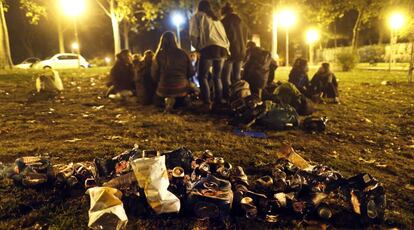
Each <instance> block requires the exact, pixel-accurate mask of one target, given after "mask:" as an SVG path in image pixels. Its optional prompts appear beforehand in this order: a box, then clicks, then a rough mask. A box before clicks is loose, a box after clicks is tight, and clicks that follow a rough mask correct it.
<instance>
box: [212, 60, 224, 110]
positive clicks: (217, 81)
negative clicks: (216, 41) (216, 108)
mask: <svg viewBox="0 0 414 230" xmlns="http://www.w3.org/2000/svg"><path fill="white" fill-rule="evenodd" d="M223 64H224V59H217V60H213V81H214V93H215V97H214V102H216V103H219V104H220V103H222V101H223V82H222V80H221V71H222V70H223Z"/></svg>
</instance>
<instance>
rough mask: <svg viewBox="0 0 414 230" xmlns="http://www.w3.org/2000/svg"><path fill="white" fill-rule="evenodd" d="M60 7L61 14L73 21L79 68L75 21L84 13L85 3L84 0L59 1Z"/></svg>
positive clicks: (77, 37) (78, 48) (77, 36)
mask: <svg viewBox="0 0 414 230" xmlns="http://www.w3.org/2000/svg"><path fill="white" fill-rule="evenodd" d="M60 6H61V8H62V11H63V13H65V14H66V15H67V16H68V17H71V18H72V19H73V26H74V31H75V43H76V51H77V54H78V67H80V47H79V35H78V25H77V19H78V17H79V16H80V15H81V14H82V13H83V12H84V11H85V9H86V3H85V0H60ZM75 43H74V44H72V49H74V50H75V48H74V46H73V45H75Z"/></svg>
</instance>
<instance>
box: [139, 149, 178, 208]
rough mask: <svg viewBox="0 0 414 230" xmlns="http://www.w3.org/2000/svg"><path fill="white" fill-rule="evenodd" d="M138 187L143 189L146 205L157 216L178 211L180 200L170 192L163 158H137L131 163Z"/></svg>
mask: <svg viewBox="0 0 414 230" xmlns="http://www.w3.org/2000/svg"><path fill="white" fill-rule="evenodd" d="M131 165H132V168H133V170H134V173H135V177H136V178H137V181H138V185H139V187H141V188H142V189H144V193H145V196H146V198H147V201H148V204H149V205H150V206H151V208H152V209H153V210H154V211H155V213H157V214H161V213H176V212H179V211H180V206H181V204H180V200H179V199H178V198H177V197H176V196H175V195H174V194H173V193H171V192H170V191H168V186H169V185H170V182H169V180H168V172H167V168H166V165H165V156H156V157H152V158H146V157H145V156H143V158H138V159H135V160H133V161H132V164H131Z"/></svg>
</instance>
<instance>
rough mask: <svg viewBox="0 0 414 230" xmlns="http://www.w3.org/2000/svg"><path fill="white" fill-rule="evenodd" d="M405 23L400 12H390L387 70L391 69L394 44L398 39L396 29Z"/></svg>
mask: <svg viewBox="0 0 414 230" xmlns="http://www.w3.org/2000/svg"><path fill="white" fill-rule="evenodd" d="M404 24H405V17H404V15H403V14H402V13H400V12H394V13H392V14H391V15H390V16H389V18H388V25H389V27H390V29H391V38H390V58H389V66H388V71H391V65H392V62H393V61H394V60H393V59H394V57H393V56H394V47H393V46H394V44H396V43H397V41H398V30H400V29H401V28H402V27H403V26H404Z"/></svg>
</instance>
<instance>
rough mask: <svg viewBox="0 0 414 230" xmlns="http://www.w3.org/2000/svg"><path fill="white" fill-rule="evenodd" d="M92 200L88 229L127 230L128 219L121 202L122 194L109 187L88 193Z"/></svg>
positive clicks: (90, 190) (96, 188)
mask: <svg viewBox="0 0 414 230" xmlns="http://www.w3.org/2000/svg"><path fill="white" fill-rule="evenodd" d="M86 194H88V195H89V196H90V198H91V207H90V209H89V223H88V227H90V228H92V229H108V230H109V229H117V230H119V229H125V227H126V225H127V223H128V217H127V215H126V213H125V209H124V205H123V203H122V201H121V197H122V193H121V192H120V191H119V190H117V189H115V188H109V187H94V188H90V189H88V190H87V191H86Z"/></svg>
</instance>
